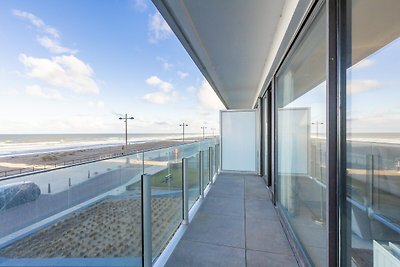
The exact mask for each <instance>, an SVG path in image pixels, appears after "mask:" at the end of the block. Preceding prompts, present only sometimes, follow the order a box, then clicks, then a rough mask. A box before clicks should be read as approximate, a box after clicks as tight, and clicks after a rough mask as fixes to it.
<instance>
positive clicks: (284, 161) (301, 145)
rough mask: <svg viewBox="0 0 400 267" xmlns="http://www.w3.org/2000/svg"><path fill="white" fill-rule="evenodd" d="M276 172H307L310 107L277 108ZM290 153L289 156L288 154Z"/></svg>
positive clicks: (305, 173) (304, 173)
mask: <svg viewBox="0 0 400 267" xmlns="http://www.w3.org/2000/svg"><path fill="white" fill-rule="evenodd" d="M278 121H279V123H278V133H279V139H278V143H279V144H278V147H279V148H280V151H281V153H280V154H279V158H278V160H279V162H280V164H279V167H278V174H289V173H290V174H299V175H301V174H303V175H307V174H308V173H309V166H308V165H309V151H310V126H311V123H310V109H309V108H285V109H278ZM288 155H290V156H288Z"/></svg>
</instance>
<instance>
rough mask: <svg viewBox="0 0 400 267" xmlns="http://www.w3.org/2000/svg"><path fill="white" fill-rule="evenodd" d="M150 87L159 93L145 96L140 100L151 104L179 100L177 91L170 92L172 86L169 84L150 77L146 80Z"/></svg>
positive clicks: (155, 77)
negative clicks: (157, 89) (156, 88)
mask: <svg viewBox="0 0 400 267" xmlns="http://www.w3.org/2000/svg"><path fill="white" fill-rule="evenodd" d="M146 83H147V84H148V85H151V86H155V87H158V88H159V89H160V91H156V92H152V93H148V94H145V95H144V96H143V97H142V99H143V100H146V101H147V102H150V103H153V104H166V103H169V102H172V101H174V100H176V99H177V98H179V93H178V92H177V91H172V89H173V88H174V86H173V85H172V84H170V83H169V82H165V81H163V80H161V79H160V78H158V77H157V76H151V77H149V78H148V79H147V80H146Z"/></svg>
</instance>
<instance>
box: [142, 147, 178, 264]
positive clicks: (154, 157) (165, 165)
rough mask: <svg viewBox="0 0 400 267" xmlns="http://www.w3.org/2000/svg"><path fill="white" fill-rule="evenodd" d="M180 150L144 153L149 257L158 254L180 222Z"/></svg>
mask: <svg viewBox="0 0 400 267" xmlns="http://www.w3.org/2000/svg"><path fill="white" fill-rule="evenodd" d="M180 152H181V149H179V151H178V150H177V149H176V148H171V149H162V150H157V151H150V152H146V153H144V163H145V173H146V174H147V175H148V176H145V178H147V179H151V211H152V213H151V215H152V231H151V232H152V258H153V259H154V258H156V257H158V256H159V255H160V253H161V252H162V250H163V249H164V248H165V246H166V245H167V244H168V241H169V240H170V239H171V237H172V236H173V234H174V233H175V231H176V229H177V228H178V227H179V225H180V223H181V222H182V158H181V153H180Z"/></svg>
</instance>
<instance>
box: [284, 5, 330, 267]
mask: <svg viewBox="0 0 400 267" xmlns="http://www.w3.org/2000/svg"><path fill="white" fill-rule="evenodd" d="M325 26H326V15H325V11H324V8H321V10H320V11H319V14H318V15H317V16H316V18H315V19H314V21H313V23H312V24H311V26H310V28H309V29H308V31H307V32H306V33H305V35H304V36H303V38H302V39H301V40H300V41H299V43H298V44H297V46H296V48H295V49H294V50H295V51H294V52H293V54H291V55H290V56H289V59H288V60H287V61H286V63H285V65H284V66H283V68H282V70H281V71H280V72H279V74H278V77H277V108H278V111H277V124H278V189H277V191H278V205H279V207H280V208H281V209H282V211H283V213H284V215H285V216H286V218H287V220H288V222H289V224H290V226H291V228H292V229H293V231H294V233H295V235H296V236H297V239H298V240H299V242H300V243H301V244H300V245H301V246H302V247H303V248H304V251H305V253H306V254H307V256H308V258H309V260H310V262H311V263H312V264H313V265H315V266H325V263H326V256H325V255H326V216H325V212H326V207H325V195H326V174H325V173H326V157H325V154H326V131H325V128H326V83H325V54H326V46H325V44H326V41H325V40H326V29H325V28H326V27H325Z"/></svg>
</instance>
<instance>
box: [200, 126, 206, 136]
mask: <svg viewBox="0 0 400 267" xmlns="http://www.w3.org/2000/svg"><path fill="white" fill-rule="evenodd" d="M200 128H201V129H203V139H204V130H205V129H207V127H206V126H202V127H200Z"/></svg>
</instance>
